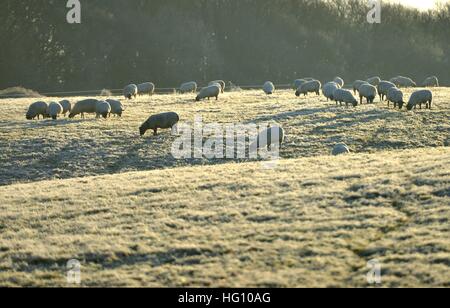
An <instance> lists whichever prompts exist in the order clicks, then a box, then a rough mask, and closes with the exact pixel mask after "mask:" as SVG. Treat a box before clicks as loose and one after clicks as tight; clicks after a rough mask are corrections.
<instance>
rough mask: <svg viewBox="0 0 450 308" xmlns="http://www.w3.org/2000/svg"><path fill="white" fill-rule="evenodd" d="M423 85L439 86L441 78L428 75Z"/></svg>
mask: <svg viewBox="0 0 450 308" xmlns="http://www.w3.org/2000/svg"><path fill="white" fill-rule="evenodd" d="M422 85H423V86H424V87H430V88H432V87H439V79H438V78H437V77H436V76H431V77H428V78H427V79H425V80H424V82H423V83H422Z"/></svg>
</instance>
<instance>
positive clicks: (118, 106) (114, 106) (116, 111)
mask: <svg viewBox="0 0 450 308" xmlns="http://www.w3.org/2000/svg"><path fill="white" fill-rule="evenodd" d="M106 101H107V102H108V103H109V105H110V106H111V113H110V114H113V115H115V116H116V115H117V116H119V117H121V116H122V113H123V112H124V111H125V108H124V107H123V105H122V103H121V102H120V101H118V100H114V99H107V100H106Z"/></svg>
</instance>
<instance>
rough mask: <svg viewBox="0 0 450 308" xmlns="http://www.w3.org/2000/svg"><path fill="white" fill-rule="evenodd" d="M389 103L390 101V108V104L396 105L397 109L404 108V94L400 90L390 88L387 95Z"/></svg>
mask: <svg viewBox="0 0 450 308" xmlns="http://www.w3.org/2000/svg"><path fill="white" fill-rule="evenodd" d="M387 101H388V107H389V106H390V103H391V102H392V103H394V108H396V107H397V105H398V108H399V109H402V108H403V105H404V104H405V102H404V101H403V92H402V91H401V90H400V89H398V88H390V89H389V90H388V93H387Z"/></svg>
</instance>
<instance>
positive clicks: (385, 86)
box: [378, 80, 396, 102]
mask: <svg viewBox="0 0 450 308" xmlns="http://www.w3.org/2000/svg"><path fill="white" fill-rule="evenodd" d="M390 88H396V86H395V84H393V83H392V82H390V81H385V80H383V81H380V83H379V84H378V95H379V96H380V100H381V101H382V102H384V99H385V98H386V96H387V94H388V91H389V89H390Z"/></svg>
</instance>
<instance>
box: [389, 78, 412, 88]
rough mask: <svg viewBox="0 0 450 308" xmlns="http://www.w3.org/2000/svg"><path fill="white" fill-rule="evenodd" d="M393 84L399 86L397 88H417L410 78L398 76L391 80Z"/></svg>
mask: <svg viewBox="0 0 450 308" xmlns="http://www.w3.org/2000/svg"><path fill="white" fill-rule="evenodd" d="M389 81H390V82H392V83H393V84H395V85H396V86H397V88H413V87H417V84H416V83H415V82H414V81H413V80H412V79H411V78H408V77H403V76H397V77H394V78H392V79H391V80H389Z"/></svg>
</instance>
